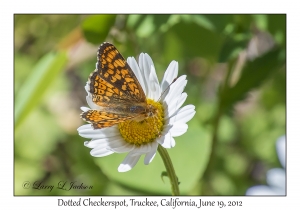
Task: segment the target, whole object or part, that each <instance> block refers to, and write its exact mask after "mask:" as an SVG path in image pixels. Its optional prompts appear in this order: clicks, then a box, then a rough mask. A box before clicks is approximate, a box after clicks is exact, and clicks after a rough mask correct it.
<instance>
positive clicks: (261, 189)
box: [246, 185, 279, 195]
mask: <svg viewBox="0 0 300 210" xmlns="http://www.w3.org/2000/svg"><path fill="white" fill-rule="evenodd" d="M246 195H279V194H278V192H277V191H276V190H274V189H273V188H272V187H268V186H265V185H258V186H254V187H250V188H249V189H248V190H247V192H246Z"/></svg>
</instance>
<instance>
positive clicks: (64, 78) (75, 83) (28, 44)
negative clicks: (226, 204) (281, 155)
mask: <svg viewBox="0 0 300 210" xmlns="http://www.w3.org/2000/svg"><path fill="white" fill-rule="evenodd" d="M104 41H109V42H111V43H113V44H114V45H115V46H116V47H117V48H118V49H119V51H120V52H121V53H122V54H123V56H124V57H125V58H127V57H128V56H134V57H135V58H138V55H139V54H140V53H141V52H145V53H148V54H149V55H150V56H151V58H152V59H153V62H154V64H155V68H156V71H157V75H158V78H159V80H161V79H162V77H163V74H164V71H165V70H166V69H167V67H168V65H169V63H170V62H171V61H172V60H176V61H178V62H179V75H182V74H185V75H187V79H188V84H187V86H186V88H185V91H186V92H187V93H188V98H187V101H186V103H185V104H194V105H195V106H196V115H195V117H194V118H193V119H192V120H191V121H190V122H189V123H188V125H189V129H188V131H187V133H185V134H184V135H182V136H180V137H176V138H175V140H176V146H175V147H174V148H172V149H170V150H168V151H169V155H170V156H171V159H172V161H173V164H174V167H175V171H176V173H177V176H178V179H179V182H180V185H179V187H180V191H181V195H244V194H245V192H246V190H247V189H248V188H249V187H251V186H253V185H257V184H265V183H266V179H265V174H266V171H267V170H268V169H270V168H274V167H281V166H280V163H279V161H278V158H277V154H276V149H275V142H276V139H277V138H278V137H279V136H281V135H284V134H285V132H286V114H285V113H286V66H285V59H286V16H285V15H263V14H261V15H258V14H256V15H15V16H14V67H15V71H14V91H15V97H14V98H15V101H14V117H15V119H14V121H15V133H14V137H15V138H14V194H15V195H170V194H171V187H170V183H169V181H168V178H167V177H164V178H163V180H162V178H161V173H162V172H163V171H165V168H164V166H163V163H162V160H161V158H160V156H159V155H157V156H156V157H155V158H154V160H153V162H152V163H151V164H150V165H148V166H145V165H144V164H143V161H142V159H141V160H140V161H139V162H138V164H137V165H136V167H134V168H133V169H132V170H131V171H129V172H126V173H119V172H118V171H117V168H118V166H119V164H120V163H121V161H122V160H123V158H124V157H125V155H126V154H113V155H110V156H107V157H103V158H95V157H92V156H90V154H89V152H90V149H89V148H86V147H84V145H83V143H84V141H87V140H88V139H84V138H82V137H80V136H79V135H78V133H77V128H78V127H79V126H81V125H83V124H84V122H83V121H82V120H81V119H80V117H79V114H80V113H81V110H80V107H81V106H87V104H86V101H85V96H86V92H85V90H84V86H85V83H86V81H87V78H88V76H89V74H90V73H91V72H92V71H93V70H94V69H95V63H96V51H97V48H98V47H99V45H100V44H101V43H102V42H104ZM71 182H75V185H82V186H87V188H86V189H71V190H63V189H59V188H57V186H58V185H59V184H62V183H65V188H66V187H67V186H69V185H70V183H71ZM26 183H27V184H26ZM28 183H30V184H28ZM34 183H35V184H34ZM39 183H40V184H39ZM33 186H35V187H37V188H38V187H39V188H40V189H35V188H33ZM43 186H44V187H46V186H54V187H53V189H52V190H50V189H49V188H47V189H44V188H43ZM60 186H61V185H60ZM91 186H92V187H91ZM27 188H28V189H27Z"/></svg>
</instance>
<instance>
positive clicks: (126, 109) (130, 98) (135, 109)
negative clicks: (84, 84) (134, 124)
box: [81, 42, 156, 129]
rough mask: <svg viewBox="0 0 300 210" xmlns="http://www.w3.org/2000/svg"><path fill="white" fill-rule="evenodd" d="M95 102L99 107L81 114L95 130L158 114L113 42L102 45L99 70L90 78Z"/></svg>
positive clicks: (90, 89) (98, 60) (89, 81)
mask: <svg viewBox="0 0 300 210" xmlns="http://www.w3.org/2000/svg"><path fill="white" fill-rule="evenodd" d="M88 87H89V92H90V93H91V95H92V101H93V102H94V103H95V104H96V105H98V107H99V109H97V110H96V109H91V110H88V111H86V112H83V113H82V114H81V118H82V119H83V120H85V121H87V122H89V123H91V124H92V125H93V127H94V128H95V129H101V128H106V127H110V126H113V125H115V124H118V123H120V122H124V121H126V120H135V121H142V120H144V119H146V118H147V117H149V116H153V115H154V114H155V113H156V108H155V107H153V106H152V105H149V104H147V98H146V95H145V93H144V91H143V88H142V86H141V85H140V83H139V81H138V79H137V78H136V76H135V75H134V73H133V71H132V69H131V68H130V66H129V65H128V63H127V62H126V60H125V59H124V58H123V56H122V55H121V54H120V52H119V51H118V50H117V49H116V47H115V46H114V45H112V44H110V43H107V42H104V43H103V44H101V45H100V47H99V49H98V53H97V65H96V70H95V71H94V72H92V73H91V74H90V76H89V79H88Z"/></svg>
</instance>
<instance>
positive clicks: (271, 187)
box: [246, 136, 286, 195]
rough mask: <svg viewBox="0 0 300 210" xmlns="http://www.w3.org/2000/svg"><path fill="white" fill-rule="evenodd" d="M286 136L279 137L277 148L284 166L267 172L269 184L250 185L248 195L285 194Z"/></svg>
mask: <svg viewBox="0 0 300 210" xmlns="http://www.w3.org/2000/svg"><path fill="white" fill-rule="evenodd" d="M285 144H286V143H285V136H282V137H280V138H278V140H277V142H276V150H277V155H278V159H279V161H280V163H281V165H282V167H283V168H272V169H270V170H269V171H268V172H267V175H266V177H267V178H266V180H267V183H268V185H257V186H253V187H250V188H249V189H248V190H247V192H246V195H285V194H286V193H285V189H286V185H285V180H286V175H285V154H286V152H285V151H286V150H285V148H286V146H285Z"/></svg>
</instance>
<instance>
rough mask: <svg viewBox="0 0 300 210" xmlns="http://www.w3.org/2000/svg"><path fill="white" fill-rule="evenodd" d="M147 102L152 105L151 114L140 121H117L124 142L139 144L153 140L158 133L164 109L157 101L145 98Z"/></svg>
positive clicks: (161, 127) (161, 125) (162, 124)
mask: <svg viewBox="0 0 300 210" xmlns="http://www.w3.org/2000/svg"><path fill="white" fill-rule="evenodd" d="M147 104H148V105H152V107H153V110H155V113H153V115H152V116H149V117H147V118H145V119H144V120H142V121H139V122H138V121H135V120H128V121H125V122H122V123H119V124H118V126H119V130H120V133H121V135H122V137H123V138H124V139H125V141H126V142H128V143H131V144H135V145H136V146H140V145H142V144H147V143H150V142H153V141H154V140H155V139H156V138H157V137H158V136H159V135H160V134H161V131H162V129H163V126H164V110H163V106H162V105H161V104H160V103H159V102H155V101H154V100H152V99H147Z"/></svg>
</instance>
